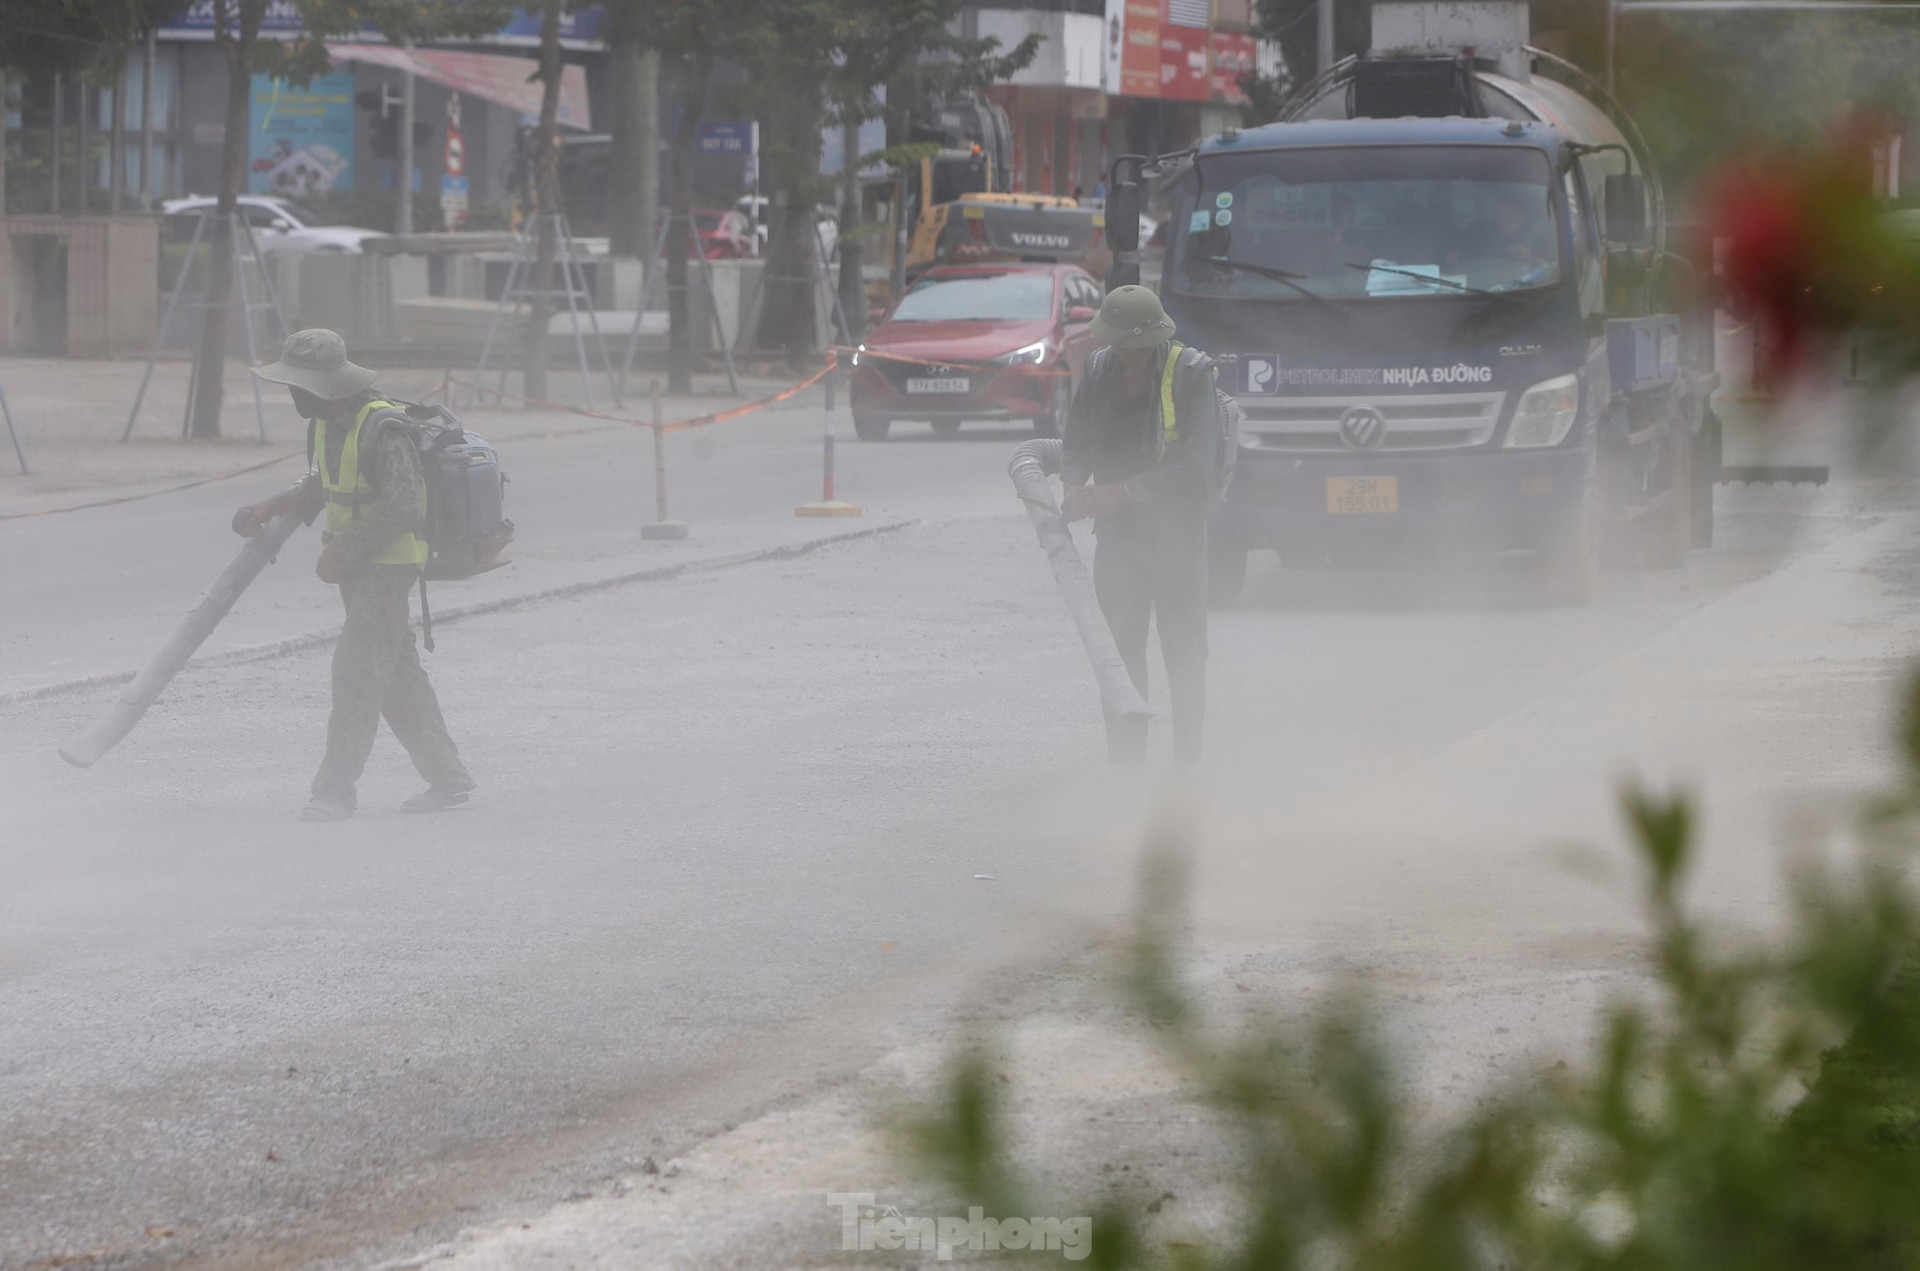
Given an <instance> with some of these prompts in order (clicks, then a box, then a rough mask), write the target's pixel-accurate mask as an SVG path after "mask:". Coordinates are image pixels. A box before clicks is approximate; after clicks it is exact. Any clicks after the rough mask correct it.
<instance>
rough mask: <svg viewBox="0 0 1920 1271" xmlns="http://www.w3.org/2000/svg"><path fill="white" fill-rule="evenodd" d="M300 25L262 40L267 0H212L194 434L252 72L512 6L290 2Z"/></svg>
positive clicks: (493, 0)
mask: <svg viewBox="0 0 1920 1271" xmlns="http://www.w3.org/2000/svg"><path fill="white" fill-rule="evenodd" d="M292 3H293V4H294V6H295V7H296V8H298V10H299V11H300V18H301V22H302V24H303V26H304V31H303V32H302V34H300V35H299V36H298V37H296V38H294V39H290V40H264V41H263V40H261V39H260V23H261V20H262V19H263V18H264V17H265V16H266V12H267V4H268V0H213V11H212V15H211V16H212V19H213V42H214V46H215V47H216V48H218V49H219V50H220V54H221V57H222V59H223V60H224V61H225V62H226V68H227V103H226V105H227V109H226V142H225V145H224V147H223V148H222V151H221V156H220V190H219V195H220V203H219V211H220V213H221V219H220V221H219V222H218V223H217V224H216V226H215V233H214V236H213V243H212V249H211V250H212V256H211V258H210V261H209V264H208V268H207V297H206V299H207V303H208V304H209V305H210V306H213V307H211V308H209V309H208V310H207V316H206V322H205V324H204V325H203V327H202V329H201V338H200V352H199V356H198V364H199V369H198V372H197V373H196V375H195V379H194V396H193V403H192V415H191V425H192V432H193V435H194V436H196V437H217V436H219V435H220V409H221V405H222V402H223V399H224V392H223V385H224V374H223V372H224V370H225V367H226V356H227V337H228V333H229V328H228V323H227V310H226V308H225V307H224V306H225V305H227V304H228V303H229V302H230V301H231V299H232V297H233V289H234V278H233V249H232V245H231V243H230V242H229V241H228V238H227V226H228V224H229V217H228V215H227V214H229V213H231V212H232V211H233V210H234V207H235V206H236V204H235V200H236V199H238V198H239V196H240V194H241V193H242V187H243V186H244V185H245V183H246V175H247V117H248V102H249V99H250V97H251V95H252V91H253V76H254V73H255V72H256V71H262V72H267V73H269V74H274V75H281V76H285V77H286V78H287V79H288V80H290V81H292V82H293V83H295V84H305V83H306V82H307V81H308V80H310V79H312V78H313V77H314V76H315V75H319V74H321V73H323V72H324V71H325V70H326V69H327V67H328V65H329V60H328V57H327V49H326V41H327V40H328V39H329V38H330V37H338V36H344V35H356V34H358V33H360V32H361V31H363V30H366V29H368V28H371V29H373V30H376V31H378V32H380V34H382V35H384V36H386V37H387V39H389V40H391V41H393V42H395V43H423V42H425V41H428V40H433V39H442V38H459V37H473V36H480V35H485V34H487V33H489V32H491V31H497V30H499V29H500V27H501V26H502V25H503V24H504V23H505V22H506V20H507V19H508V17H510V16H511V14H512V12H513V8H512V5H510V4H508V3H505V2H504V0H292Z"/></svg>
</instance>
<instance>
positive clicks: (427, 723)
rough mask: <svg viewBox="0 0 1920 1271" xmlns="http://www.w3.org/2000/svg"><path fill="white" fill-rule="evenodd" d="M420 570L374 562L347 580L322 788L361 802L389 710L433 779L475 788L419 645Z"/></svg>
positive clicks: (396, 731)
mask: <svg viewBox="0 0 1920 1271" xmlns="http://www.w3.org/2000/svg"><path fill="white" fill-rule="evenodd" d="M419 577H420V575H419V574H418V572H417V571H415V570H414V569H412V568H411V567H410V566H406V565H368V566H366V567H364V568H362V569H358V570H355V571H354V573H353V574H352V575H350V576H349V577H348V578H347V580H346V581H345V582H344V583H342V584H341V587H340V597H341V599H342V600H344V601H345V602H346V606H347V623H346V626H345V627H344V628H343V629H342V630H341V632H340V642H339V643H338V644H336V645H335V646H334V649H333V714H332V715H330V716H329V717H328V719H327V754H326V758H324V759H323V760H321V762H320V772H319V775H317V776H316V777H314V779H313V792H314V793H315V794H317V795H321V796H323V797H326V798H329V799H339V800H340V801H342V802H343V803H346V804H347V805H348V806H352V805H353V803H354V794H353V786H354V783H355V782H356V781H358V780H359V779H360V772H361V770H362V769H363V768H365V767H366V766H367V756H368V755H369V754H371V753H373V739H374V735H375V734H376V733H377V732H378V731H379V730H380V719H381V717H382V716H385V717H386V721H387V726H388V727H389V728H391V729H393V735H394V736H395V737H397V738H399V740H400V744H401V745H402V746H405V747H406V748H407V754H408V755H409V756H410V757H411V758H412V759H413V766H414V767H415V768H418V769H419V770H420V775H421V776H422V777H425V778H426V779H427V781H428V783H429V784H432V785H436V786H444V787H448V788H451V789H456V790H470V789H472V788H473V778H472V776H470V775H469V774H468V772H467V769H466V765H464V764H462V763H461V762H460V752H459V751H458V750H457V749H456V748H455V747H454V744H453V738H452V737H451V736H449V735H448V733H447V721H446V720H445V719H444V718H442V717H441V714H440V701H439V699H438V698H436V697H435V696H434V695H433V685H432V684H430V683H428V682H427V670H426V668H425V667H423V666H421V665H420V653H419V651H418V650H417V649H416V648H415V647H414V640H413V628H412V626H411V625H409V619H410V618H411V616H412V615H411V612H410V610H409V607H408V594H409V593H410V592H411V591H412V590H413V587H414V585H415V583H416V582H417V581H418V580H419Z"/></svg>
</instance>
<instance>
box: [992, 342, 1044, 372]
mask: <svg viewBox="0 0 1920 1271" xmlns="http://www.w3.org/2000/svg"><path fill="white" fill-rule="evenodd" d="M993 360H994V361H995V362H997V363H999V364H1000V365H1001V366H1038V365H1040V363H1042V362H1044V361H1046V360H1047V342H1046V341H1045V340H1035V341H1034V342H1033V343H1032V344H1029V345H1027V347H1025V348H1024V349H1015V350H1014V351H1013V352H1011V353H1002V354H1001V355H1000V356H999V357H997V358H995V359H993Z"/></svg>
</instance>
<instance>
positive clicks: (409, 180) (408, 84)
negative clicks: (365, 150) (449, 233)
mask: <svg viewBox="0 0 1920 1271" xmlns="http://www.w3.org/2000/svg"><path fill="white" fill-rule="evenodd" d="M400 47H401V49H402V50H403V51H404V52H406V53H408V54H411V53H412V52H413V46H412V45H411V44H403V45H401V46H400ZM399 149H400V153H399V163H400V197H399V198H398V199H397V200H395V202H394V205H393V232H394V233H396V234H411V233H413V68H412V66H411V65H409V66H408V68H407V71H406V73H405V74H404V75H403V76H402V77H401V80H400V148H399Z"/></svg>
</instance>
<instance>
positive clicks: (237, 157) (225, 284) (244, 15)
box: [182, 0, 267, 437]
mask: <svg viewBox="0 0 1920 1271" xmlns="http://www.w3.org/2000/svg"><path fill="white" fill-rule="evenodd" d="M266 7H267V0H239V2H238V4H236V5H235V6H233V7H232V8H229V7H228V5H226V4H225V3H223V2H222V0H214V10H213V11H214V26H215V31H216V32H217V33H218V35H219V36H220V37H221V38H220V39H219V44H220V48H221V51H222V52H224V53H225V54H226V58H227V135H226V139H225V144H224V145H222V147H221V151H220V202H219V205H218V207H217V209H216V212H215V221H214V225H213V235H212V242H211V245H210V246H209V248H208V257H207V308H206V310H205V312H204V317H205V319H206V325H205V327H204V328H203V329H202V330H201V333H200V354H199V357H198V359H197V363H198V364H197V366H196V368H195V371H194V386H193V404H192V416H191V419H190V423H189V431H191V433H192V434H193V435H194V436H195V437H218V436H219V435H220V407H221V403H222V398H223V396H224V394H225V388H226V385H225V372H226V367H227V306H228V305H229V304H230V303H231V301H232V300H233V281H234V280H233V249H234V243H233V239H232V236H231V234H230V233H229V231H230V230H231V229H232V227H233V213H234V211H235V209H236V208H237V207H238V206H239V204H238V201H237V200H238V199H239V197H240V187H241V185H242V184H243V183H244V182H245V181H246V179H247V105H248V102H249V100H250V99H251V97H252V95H253V42H254V40H255V38H257V37H258V36H259V34H260V18H261V15H262V14H264V13H265V12H266ZM229 14H232V15H235V16H236V17H237V18H238V22H237V26H238V28H239V29H238V30H237V31H233V32H231V33H229V32H228V30H227V18H228V16H229ZM188 264H189V265H190V264H191V262H188ZM182 267H183V268H185V267H186V266H182ZM240 320H241V321H242V322H246V321H250V320H251V315H248V314H242V315H241V319H240Z"/></svg>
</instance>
